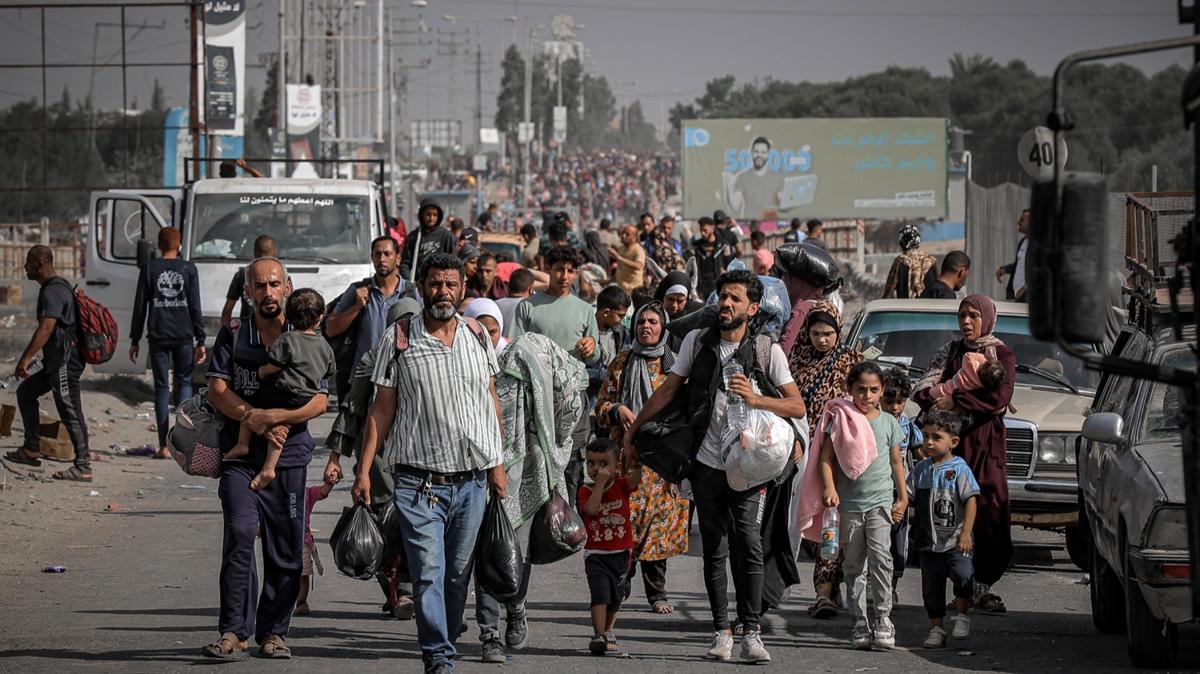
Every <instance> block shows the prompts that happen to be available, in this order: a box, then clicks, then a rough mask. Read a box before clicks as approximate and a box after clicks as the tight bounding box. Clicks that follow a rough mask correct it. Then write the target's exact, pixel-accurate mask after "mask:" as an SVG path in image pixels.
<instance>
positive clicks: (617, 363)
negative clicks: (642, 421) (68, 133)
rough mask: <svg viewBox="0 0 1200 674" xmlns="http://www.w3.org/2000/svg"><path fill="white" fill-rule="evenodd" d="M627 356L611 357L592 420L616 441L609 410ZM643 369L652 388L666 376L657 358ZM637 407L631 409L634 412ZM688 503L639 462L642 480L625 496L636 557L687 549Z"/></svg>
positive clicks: (618, 431)
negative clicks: (631, 521) (648, 374)
mask: <svg viewBox="0 0 1200 674" xmlns="http://www.w3.org/2000/svg"><path fill="white" fill-rule="evenodd" d="M629 358H630V351H629V350H625V351H622V352H621V353H619V354H617V357H616V358H614V359H613V362H612V364H611V365H609V367H608V375H607V376H606V377H605V379H604V384H602V385H601V387H600V395H599V398H598V399H597V403H596V423H597V424H599V425H600V426H601V427H603V428H607V429H609V437H610V438H612V439H613V440H615V441H616V442H618V443H619V442H621V440H622V435H623V431H622V430H621V426H620V424H617V423H615V422H614V421H613V418H612V416H611V414H612V411H613V410H614V409H615V408H616V407H618V406H620V405H621V400H620V398H621V374H622V373H623V372H624V371H625V363H626V362H628V360H629ZM646 369H647V370H648V371H649V373H650V378H651V381H652V383H653V386H654V388H655V389H657V388H658V387H659V386H661V385H662V383H663V382H664V381H666V380H667V373H666V372H664V371H663V369H662V359H661V358H659V359H654V360H651V361H648V362H647V363H646ZM638 411H639V410H633V412H634V413H635V414H636V413H637V412H638ZM688 505H689V504H688V500H687V499H686V498H683V497H682V496H680V495H679V490H678V488H677V487H676V486H675V485H672V484H669V483H668V482H667V481H666V480H664V479H662V478H661V477H659V476H658V474H657V473H655V472H654V471H652V470H650V469H649V468H648V467H646V466H642V481H641V483H640V484H639V485H638V490H637V493H635V494H633V495H632V496H630V498H629V512H630V517H631V518H632V520H633V540H634V547H635V549H636V548H637V547H639V546H640V547H641V551H642V552H641V555H640V556H639V557H638V560H639V561H643V562H655V561H659V560H663V559H668V558H670V557H674V556H676V555H681V554H683V553H685V552H687V549H688Z"/></svg>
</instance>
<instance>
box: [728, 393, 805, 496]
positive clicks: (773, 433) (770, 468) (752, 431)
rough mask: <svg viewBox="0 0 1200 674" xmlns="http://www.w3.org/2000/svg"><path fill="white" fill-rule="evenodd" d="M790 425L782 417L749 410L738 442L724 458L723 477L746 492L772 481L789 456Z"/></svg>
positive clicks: (790, 443) (737, 489) (739, 489)
mask: <svg viewBox="0 0 1200 674" xmlns="http://www.w3.org/2000/svg"><path fill="white" fill-rule="evenodd" d="M793 437H794V436H793V433H792V427H791V426H790V425H789V424H788V423H787V422H786V421H784V420H783V419H782V418H781V417H779V416H777V415H775V414H772V413H770V412H765V411H763V410H758V409H752V410H750V413H749V415H748V416H747V418H746V428H745V430H743V431H742V434H741V437H740V439H739V442H738V443H737V444H736V445H734V447H733V449H732V450H730V452H729V456H727V457H726V458H725V480H726V481H727V482H728V483H729V488H730V489H733V490H734V491H745V490H747V489H749V488H751V487H757V486H758V485H760V484H762V483H764V482H766V481H768V480H772V479H774V478H775V477H777V476H778V475H779V474H780V473H782V472H783V469H784V467H785V466H786V465H787V462H788V461H789V460H791V458H792V441H793Z"/></svg>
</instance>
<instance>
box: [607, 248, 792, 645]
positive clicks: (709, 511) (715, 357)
mask: <svg viewBox="0 0 1200 674" xmlns="http://www.w3.org/2000/svg"><path fill="white" fill-rule="evenodd" d="M717 294H718V299H717V310H718V322H717V326H716V328H701V329H698V330H693V331H692V332H690V333H688V335H687V337H686V338H684V342H683V346H682V347H681V348H680V351H679V356H678V358H676V360H675V364H674V366H673V367H672V368H671V374H670V375H669V376H668V377H667V381H666V382H664V383H663V384H662V385H661V386H660V387H659V388H658V389H657V390H656V391H655V392H654V395H652V396H651V397H650V399H649V400H648V401H647V402H646V404H645V406H644V407H643V408H642V411H641V413H639V414H638V416H637V418H636V419H635V420H634V422H633V424H632V425H631V426H630V428H629V430H628V431H627V432H626V434H625V451H626V452H627V453H628V454H629V455H630V457H631V458H634V459H636V457H637V450H636V449H635V447H634V438H635V437H636V436H637V432H638V430H639V429H640V428H641V426H642V425H643V424H645V423H646V422H647V421H649V420H651V419H654V418H655V417H656V416H658V415H659V414H660V413H661V412H663V411H664V410H665V409H667V407H668V405H669V404H670V403H671V402H672V401H674V400H675V398H676V396H677V395H678V396H683V397H684V398H683V400H684V401H685V403H686V404H685V405H684V407H685V409H687V410H688V411H689V414H690V419H691V426H692V429H691V430H692V433H691V436H692V443H693V447H692V452H693V454H694V456H695V463H694V465H693V468H692V472H691V476H690V479H691V482H692V489H693V493H694V494H695V501H696V509H697V510H698V511H699V515H700V539H701V543H702V545H703V557H704V586H705V589H706V590H707V591H708V601H709V606H710V608H711V609H712V622H713V630H714V633H713V638H712V644H711V647H710V648H709V649H708V652H707V653H706V657H708V658H711V659H715V660H728V659H729V658H731V657H732V655H733V634H732V630H731V629H730V622H729V616H728V591H727V587H726V582H727V581H726V578H727V571H726V563H727V561H728V560H730V559H731V558H732V563H733V566H734V568H733V578H734V590H735V594H736V596H737V617H738V622H739V623H740V624H741V626H742V644H741V657H742V659H743V660H745V661H747V662H769V661H770V659H771V656H770V654H769V653H768V652H767V650H766V648H765V647H764V646H763V642H762V636H761V634H760V631H759V615H760V613H761V611H762V606H763V601H762V599H763V579H764V569H763V561H764V553H763V546H764V540H763V534H762V524H763V522H762V517H763V513H764V510H765V509H766V508H767V505H768V504H767V499H768V490H767V486H766V483H769V482H770V479H768V480H764V481H763V482H760V483H758V484H753V485H750V487H749V488H743V489H738V488H737V487H740V486H742V485H740V484H739V485H737V487H735V486H734V484H733V483H731V481H730V475H729V474H728V473H727V472H726V471H727V469H728V465H727V461H728V459H729V457H730V454H731V453H732V452H733V451H734V448H735V447H736V446H738V445H741V444H742V442H743V435H744V433H743V431H744V429H746V427H747V426H746V422H747V419H748V417H749V416H752V415H753V414H755V413H757V412H759V411H762V412H764V413H770V414H772V415H775V416H777V417H780V418H783V419H788V420H791V419H802V418H804V416H805V408H804V400H803V399H802V398H801V397H800V391H799V389H798V388H796V384H795V383H794V382H793V380H792V376H791V372H789V371H788V366H787V359H786V358H785V357H784V355H783V351H782V350H781V349H780V348H779V346H778V344H775V343H774V342H773V341H772V340H771V338H770V337H769V336H768V335H765V334H762V333H752V332H751V330H750V329H749V325H748V324H749V322H750V319H752V318H753V317H754V316H756V315H757V314H758V312H759V303H760V302H761V301H762V299H763V284H762V282H761V281H760V280H759V279H758V277H757V276H755V275H754V274H752V273H751V272H749V271H746V270H744V269H743V270H737V271H730V272H726V273H725V274H722V275H721V277H720V278H719V279H718V280H717ZM755 423H756V424H757V422H755ZM761 436H762V434H761V433H759V431H758V430H757V429H756V428H751V429H750V437H751V438H752V440H753V443H757V442H759V441H758V440H755V439H754V438H758V437H761ZM765 437H767V438H768V439H769V438H770V437H771V436H770V432H769V431H768V432H767V433H766V436H765ZM786 442H787V446H788V447H790V448H792V449H793V451H794V454H793V457H792V458H793V459H795V460H798V459H799V458H800V454H801V452H802V450H803V445H802V443H801V442H797V441H795V439H794V438H788V439H787V441H786ZM744 467H751V464H745V466H744ZM755 469H757V468H755ZM743 477H744V475H743ZM772 477H774V476H772ZM730 548H732V549H733V550H732V556H731V555H730ZM787 554H790V549H789V550H788V551H787Z"/></svg>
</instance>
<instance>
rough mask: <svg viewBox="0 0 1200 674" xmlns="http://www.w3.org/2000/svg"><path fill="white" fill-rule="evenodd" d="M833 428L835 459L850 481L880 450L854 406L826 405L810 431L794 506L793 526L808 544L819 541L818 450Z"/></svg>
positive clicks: (820, 489) (839, 401) (839, 400)
mask: <svg viewBox="0 0 1200 674" xmlns="http://www.w3.org/2000/svg"><path fill="white" fill-rule="evenodd" d="M831 424H832V426H833V434H832V435H831V436H830V439H831V440H832V441H833V451H834V455H835V456H836V457H837V461H838V465H839V466H841V469H842V472H844V473H845V474H846V477H849V478H850V479H851V480H857V479H858V477H859V476H860V475H862V474H863V473H864V472H865V471H866V470H867V468H868V467H869V466H870V465H871V463H872V462H874V461H875V459H877V458H879V449H878V447H877V445H876V442H875V432H874V431H872V430H871V422H869V421H867V417H866V416H865V415H863V413H862V412H859V411H858V408H856V407H855V406H854V403H852V402H850V401H849V400H846V399H845V398H836V399H834V400H830V401H829V402H827V403H825V408H824V409H823V410H821V420H820V422H819V423H818V424H817V427H816V428H815V429H813V441H812V444H811V445H809V457H808V462H807V464H806V465H805V469H804V479H803V482H801V487H800V498H799V501H798V504H797V511H796V523H797V525H798V528H799V530H800V534H801V535H802V536H803V537H804V538H807V539H808V540H810V541H820V540H821V517H820V515H821V512H822V511H823V510H824V509H825V505H824V503H822V496H823V494H824V491H825V485H824V484H822V482H821V446H822V445H824V443H825V428H826V427H828V426H830V425H831Z"/></svg>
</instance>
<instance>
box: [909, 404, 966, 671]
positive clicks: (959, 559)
mask: <svg viewBox="0 0 1200 674" xmlns="http://www.w3.org/2000/svg"><path fill="white" fill-rule="evenodd" d="M961 431H962V419H961V418H960V417H959V415H957V414H955V413H953V412H946V411H934V412H930V413H929V414H928V415H927V416H926V418H925V454H926V456H927V458H925V459H923V460H922V461H921V462H920V463H918V464H917V466H916V468H915V469H914V470H913V472H912V473H911V474H909V476H908V483H907V485H906V486H907V489H908V495H909V497H910V498H911V499H914V502H915V503H916V515H915V520H916V522H915V529H916V545H917V548H918V549H919V550H920V552H921V598H922V599H923V600H924V603H925V612H926V613H927V614H928V615H929V620H930V622H931V627H930V629H929V636H928V637H926V638H925V643H924V646H925V648H942V647H944V646H945V645H946V630H945V629H944V628H943V627H942V619H943V618H944V617H945V615H946V579H947V578H949V579H950V581H951V582H952V583H953V585H954V597H955V606H956V608H957V611H958V614H957V615H956V616H955V618H954V638H955V639H965V638H967V637H968V636H969V635H970V634H971V621H970V619H969V618H968V617H967V608H968V607H969V606H970V603H971V598H972V594H973V591H974V586H975V571H974V564H973V563H972V561H971V551H972V549H973V548H974V543H973V542H972V538H971V530H972V529H974V527H975V508H976V504H975V502H976V497H977V496H978V495H979V483H978V482H977V481H976V480H975V475H974V474H973V473H971V469H970V467H968V466H967V462H966V461H964V460H963V459H962V457H959V456H954V455H953V454H951V452H952V451H953V450H954V448H955V447H957V446H958V439H959V434H960V432H961Z"/></svg>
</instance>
